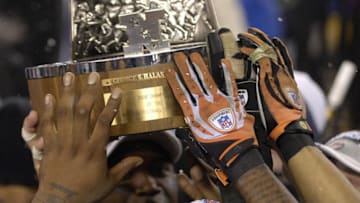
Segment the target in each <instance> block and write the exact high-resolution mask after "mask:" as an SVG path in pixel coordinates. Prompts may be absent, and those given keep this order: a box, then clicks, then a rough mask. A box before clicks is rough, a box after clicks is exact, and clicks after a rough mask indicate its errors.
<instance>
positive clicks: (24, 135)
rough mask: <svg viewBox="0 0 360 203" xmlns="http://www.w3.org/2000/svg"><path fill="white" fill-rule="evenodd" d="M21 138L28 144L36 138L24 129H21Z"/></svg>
mask: <svg viewBox="0 0 360 203" xmlns="http://www.w3.org/2000/svg"><path fill="white" fill-rule="evenodd" d="M21 136H22V138H23V139H24V140H25V142H29V141H31V140H33V139H35V137H36V133H29V132H28V131H26V130H25V129H24V128H21Z"/></svg>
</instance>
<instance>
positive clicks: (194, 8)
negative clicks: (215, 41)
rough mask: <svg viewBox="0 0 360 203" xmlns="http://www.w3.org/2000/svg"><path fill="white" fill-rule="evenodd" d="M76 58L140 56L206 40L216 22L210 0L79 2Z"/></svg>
mask: <svg viewBox="0 0 360 203" xmlns="http://www.w3.org/2000/svg"><path fill="white" fill-rule="evenodd" d="M72 8H73V11H72V13H73V23H72V25H73V32H72V35H73V37H72V39H73V57H74V59H81V58H88V57H99V56H100V57H101V56H103V55H108V54H114V53H118V54H119V53H121V54H122V55H124V56H126V57H128V56H141V55H143V54H146V53H152V54H156V53H163V52H169V51H170V49H171V48H175V47H179V46H180V47H184V46H192V45H194V43H195V44H196V43H203V42H204V41H205V37H206V34H207V33H208V32H210V31H211V30H212V29H213V28H214V27H215V26H214V24H216V23H215V20H214V19H212V18H210V17H211V16H210V15H208V13H209V11H210V10H211V4H210V3H209V1H205V0H98V1H89V0H88V1H85V0H74V1H73V2H72Z"/></svg>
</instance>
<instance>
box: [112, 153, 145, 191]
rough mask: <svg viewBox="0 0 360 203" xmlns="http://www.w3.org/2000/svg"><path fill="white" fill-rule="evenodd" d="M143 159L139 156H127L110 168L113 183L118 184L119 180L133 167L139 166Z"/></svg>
mask: <svg viewBox="0 0 360 203" xmlns="http://www.w3.org/2000/svg"><path fill="white" fill-rule="evenodd" d="M143 162H144V160H143V159H142V158H141V157H137V156H133V157H127V158H125V159H123V160H121V161H120V162H119V163H117V164H116V165H115V166H114V167H112V168H111V169H110V177H111V179H112V182H113V185H118V184H119V183H120V182H121V180H122V179H123V178H124V177H125V176H126V175H127V174H128V173H129V172H130V171H131V170H133V169H135V168H136V167H138V166H140V165H141V164H142V163H143Z"/></svg>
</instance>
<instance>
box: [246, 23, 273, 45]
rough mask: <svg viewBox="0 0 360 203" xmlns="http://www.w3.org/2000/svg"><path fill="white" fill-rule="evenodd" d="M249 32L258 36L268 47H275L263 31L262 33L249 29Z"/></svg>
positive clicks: (252, 28)
mask: <svg viewBox="0 0 360 203" xmlns="http://www.w3.org/2000/svg"><path fill="white" fill-rule="evenodd" d="M248 32H249V33H251V34H253V35H254V36H257V37H258V38H260V39H261V40H262V41H264V42H265V43H267V44H268V45H270V46H272V47H275V46H274V44H273V43H272V41H271V39H270V38H269V37H268V35H267V34H265V33H264V32H263V31H261V30H259V29H257V28H254V27H251V28H249V29H248Z"/></svg>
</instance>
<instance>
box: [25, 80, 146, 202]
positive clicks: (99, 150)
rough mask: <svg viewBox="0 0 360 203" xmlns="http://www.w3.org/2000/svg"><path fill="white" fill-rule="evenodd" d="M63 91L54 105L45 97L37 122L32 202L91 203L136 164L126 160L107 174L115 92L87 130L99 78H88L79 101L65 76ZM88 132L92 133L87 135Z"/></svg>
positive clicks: (117, 98)
mask: <svg viewBox="0 0 360 203" xmlns="http://www.w3.org/2000/svg"><path fill="white" fill-rule="evenodd" d="M63 83H64V88H63V93H62V96H61V99H60V100H59V102H58V103H57V102H56V100H55V98H54V96H53V95H50V94H48V95H47V96H46V97H45V112H44V114H43V115H42V117H41V118H40V123H39V125H38V129H37V130H38V131H37V132H38V136H41V137H43V139H44V156H43V159H42V162H41V166H40V175H39V180H40V184H39V190H38V191H37V193H36V196H35V198H34V199H33V201H32V202H34V203H35V202H79V203H86V202H95V201H98V200H100V199H102V198H104V197H105V196H106V195H107V194H108V193H110V192H111V191H112V190H113V188H114V187H115V186H116V185H117V183H118V182H120V181H121V179H122V178H123V177H124V176H125V175H126V174H127V173H128V172H129V171H130V170H132V169H133V168H135V167H137V166H139V165H140V164H141V163H142V159H141V158H140V157H135V156H134V157H128V158H125V159H124V160H122V161H121V162H119V163H118V164H117V165H115V166H114V167H113V168H111V169H108V167H107V160H106V151H105V148H106V145H107V143H108V139H109V128H110V124H111V121H112V120H113V118H114V116H115V114H116V113H117V110H118V107H119V105H120V100H121V91H120V89H117V88H115V89H114V90H113V92H112V96H111V98H110V100H109V102H108V104H107V105H106V106H105V107H104V109H103V110H102V112H101V113H100V114H99V115H97V116H96V123H95V126H94V127H92V126H90V113H91V110H92V108H93V105H94V103H95V100H96V98H97V97H98V96H99V94H102V91H101V86H100V76H99V74H98V73H91V74H90V75H89V79H88V85H87V86H86V87H85V89H84V90H83V91H82V94H81V95H80V97H79V99H77V97H76V95H75V76H74V74H72V73H66V74H65V75H64V78H63ZM91 129H93V130H91Z"/></svg>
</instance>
